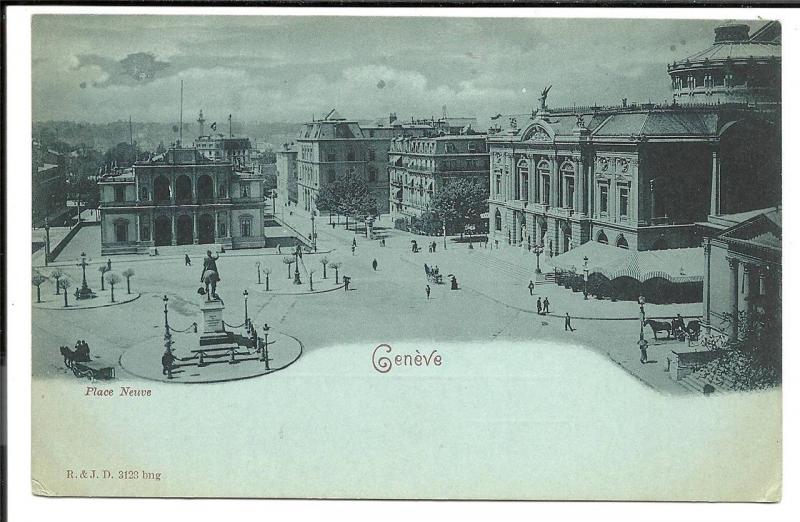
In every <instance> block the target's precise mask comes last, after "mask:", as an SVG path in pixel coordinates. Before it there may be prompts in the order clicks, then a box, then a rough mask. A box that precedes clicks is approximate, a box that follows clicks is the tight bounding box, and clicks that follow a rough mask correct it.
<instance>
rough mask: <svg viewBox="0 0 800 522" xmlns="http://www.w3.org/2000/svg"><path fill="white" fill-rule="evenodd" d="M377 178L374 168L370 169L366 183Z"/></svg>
mask: <svg viewBox="0 0 800 522" xmlns="http://www.w3.org/2000/svg"><path fill="white" fill-rule="evenodd" d="M377 177H378V171H377V170H376V169H375V167H370V168H369V174H368V177H367V181H375V180H376V179H377Z"/></svg>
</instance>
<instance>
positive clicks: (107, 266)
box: [106, 257, 111, 271]
mask: <svg viewBox="0 0 800 522" xmlns="http://www.w3.org/2000/svg"><path fill="white" fill-rule="evenodd" d="M106 270H107V271H108V270H111V258H110V257H109V258H108V263H106Z"/></svg>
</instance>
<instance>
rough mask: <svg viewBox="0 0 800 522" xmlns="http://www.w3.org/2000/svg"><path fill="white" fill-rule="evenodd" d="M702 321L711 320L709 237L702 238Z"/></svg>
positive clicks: (707, 321)
mask: <svg viewBox="0 0 800 522" xmlns="http://www.w3.org/2000/svg"><path fill="white" fill-rule="evenodd" d="M703 260H704V264H703V304H704V308H703V322H705V323H706V324H708V323H709V322H710V321H711V238H708V237H707V238H704V239H703Z"/></svg>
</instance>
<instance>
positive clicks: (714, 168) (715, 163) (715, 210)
mask: <svg viewBox="0 0 800 522" xmlns="http://www.w3.org/2000/svg"><path fill="white" fill-rule="evenodd" d="M719 175H720V164H719V158H717V151H716V150H712V151H711V209H710V210H711V211H710V214H711V215H712V216H718V215H719V213H720V208H719V207H720V177H719Z"/></svg>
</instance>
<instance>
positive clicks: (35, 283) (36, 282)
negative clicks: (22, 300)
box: [31, 271, 47, 303]
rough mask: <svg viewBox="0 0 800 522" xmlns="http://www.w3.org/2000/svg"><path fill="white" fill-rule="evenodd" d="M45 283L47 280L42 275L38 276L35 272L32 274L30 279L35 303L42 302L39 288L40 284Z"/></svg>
mask: <svg viewBox="0 0 800 522" xmlns="http://www.w3.org/2000/svg"><path fill="white" fill-rule="evenodd" d="M45 281H47V278H46V277H45V276H43V275H42V274H40V273H39V272H38V271H35V272H34V273H33V276H32V277H31V284H32V285H33V286H35V287H36V302H37V303H41V302H42V289H41V288H40V287H41V286H42V283H44V282H45Z"/></svg>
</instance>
